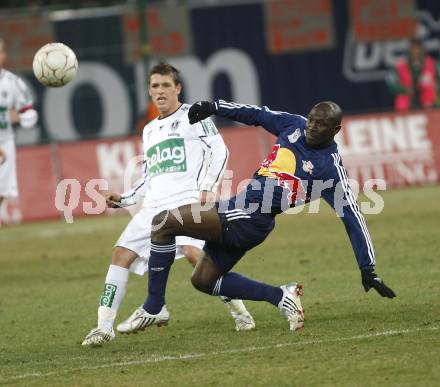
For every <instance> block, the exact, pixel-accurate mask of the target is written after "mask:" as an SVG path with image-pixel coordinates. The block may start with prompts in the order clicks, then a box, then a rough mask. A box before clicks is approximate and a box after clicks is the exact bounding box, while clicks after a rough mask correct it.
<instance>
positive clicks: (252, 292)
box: [212, 273, 283, 306]
mask: <svg viewBox="0 0 440 387" xmlns="http://www.w3.org/2000/svg"><path fill="white" fill-rule="evenodd" d="M212 295H213V296H218V295H222V296H226V297H229V298H233V299H241V300H252V301H267V302H270V303H271V304H272V305H275V306H278V303H279V302H280V301H281V298H282V297H283V291H282V290H281V288H279V287H277V286H272V285H268V284H265V283H263V282H258V281H254V280H251V279H250V278H246V277H244V276H242V275H240V274H238V273H226V274H225V275H223V277H220V278H219V279H218V280H217V282H216V284H215V286H214V289H213V291H212Z"/></svg>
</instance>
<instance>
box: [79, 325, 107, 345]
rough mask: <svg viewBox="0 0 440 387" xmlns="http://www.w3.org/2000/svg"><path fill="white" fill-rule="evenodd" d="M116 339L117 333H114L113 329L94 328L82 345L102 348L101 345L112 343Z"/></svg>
mask: <svg viewBox="0 0 440 387" xmlns="http://www.w3.org/2000/svg"><path fill="white" fill-rule="evenodd" d="M114 338H115V332H114V331H113V328H110V329H108V330H107V329H102V328H94V329H92V330H91V331H90V333H89V334H88V335H87V336H86V338H85V339H84V341H83V342H82V344H81V345H82V346H84V347H86V346H91V347H100V346H101V345H103V344H105V343H107V342H109V341H112V340H113V339H114Z"/></svg>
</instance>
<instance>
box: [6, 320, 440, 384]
mask: <svg viewBox="0 0 440 387" xmlns="http://www.w3.org/2000/svg"><path fill="white" fill-rule="evenodd" d="M438 329H440V327H427V328H415V329H402V330H398V331H383V332H376V333H369V334H367V335H357V336H349V337H336V338H334V339H327V340H325V339H322V340H307V341H295V342H294V343H280V344H271V345H263V346H259V347H247V348H237V349H225V350H223V351H213V352H204V353H203V352H202V353H186V354H182V355H174V356H172V355H168V356H159V355H153V356H150V357H147V358H146V359H142V360H128V361H121V362H117V363H109V364H100V365H96V366H84V367H77V368H70V369H64V370H57V371H52V372H46V373H40V372H35V373H29V374H22V375H15V376H11V377H8V378H4V379H0V383H2V382H10V381H13V380H21V379H27V378H42V377H47V376H54V375H62V374H67V373H72V372H77V371H88V370H98V369H103V368H113V367H126V366H132V365H141V364H148V363H160V362H163V361H175V360H188V359H198V358H202V357H212V356H220V355H231V354H237V353H246V352H257V351H265V350H268V349H277V348H285V347H293V346H297V345H298V346H303V345H315V344H328V343H335V342H341V341H350V340H364V339H372V338H376V337H384V336H395V335H401V334H407V333H415V332H421V331H435V330H438Z"/></svg>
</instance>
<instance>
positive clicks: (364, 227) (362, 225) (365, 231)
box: [332, 153, 376, 265]
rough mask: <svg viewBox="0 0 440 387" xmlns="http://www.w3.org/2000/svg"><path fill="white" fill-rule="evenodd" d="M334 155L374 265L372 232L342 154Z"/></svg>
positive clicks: (346, 194) (340, 177)
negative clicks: (369, 229) (343, 164)
mask: <svg viewBox="0 0 440 387" xmlns="http://www.w3.org/2000/svg"><path fill="white" fill-rule="evenodd" d="M332 157H333V161H334V165H335V167H336V170H337V172H338V175H339V179H340V180H341V184H342V187H343V189H344V193H345V196H346V198H347V201H348V203H349V205H350V208H351V210H352V211H353V214H354V216H355V217H356V219H357V221H358V223H359V226H360V228H361V230H362V234H363V236H364V238H365V241H366V244H367V248H368V256H369V258H370V263H371V264H372V265H374V264H375V263H376V261H375V258H374V250H373V245H372V242H371V237H370V234H369V232H368V229H367V225H366V224H365V220H364V217H363V215H362V213H361V212H360V210H359V206H358V205H357V203H356V199H355V198H354V194H353V191H352V190H351V188H350V186H349V184H348V178H347V175H346V172H345V169H344V167H343V166H342V164H341V158H340V155H339V154H337V153H333V154H332Z"/></svg>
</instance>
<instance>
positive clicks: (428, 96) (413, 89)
mask: <svg viewBox="0 0 440 387" xmlns="http://www.w3.org/2000/svg"><path fill="white" fill-rule="evenodd" d="M438 74H440V71H439V68H438V64H436V62H435V60H434V58H432V57H431V56H429V55H428V54H426V52H425V49H424V47H423V42H422V41H421V40H419V39H413V40H411V43H410V47H409V50H408V56H407V58H402V59H400V60H398V61H397V63H396V67H395V69H394V71H393V72H392V73H391V74H390V76H389V78H388V87H389V89H390V91H391V92H392V93H393V94H394V95H395V99H394V108H395V109H396V110H398V111H405V110H409V109H418V108H429V107H432V106H434V105H435V104H436V102H437V96H438V95H439V93H438V87H439V82H438Z"/></svg>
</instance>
